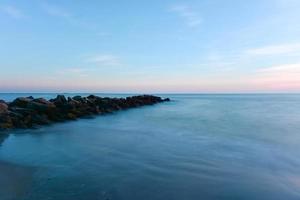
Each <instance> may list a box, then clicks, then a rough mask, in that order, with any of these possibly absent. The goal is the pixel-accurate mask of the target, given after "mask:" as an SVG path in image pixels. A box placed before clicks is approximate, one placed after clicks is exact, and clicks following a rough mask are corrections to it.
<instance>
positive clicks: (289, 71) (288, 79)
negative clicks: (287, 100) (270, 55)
mask: <svg viewBox="0 0 300 200" xmlns="http://www.w3.org/2000/svg"><path fill="white" fill-rule="evenodd" d="M253 82H255V83H258V84H260V85H262V86H264V87H266V88H270V89H279V88H280V89H297V90H299V88H300V63H293V64H283V65H275V66H271V67H267V68H263V69H259V70H257V72H256V74H255V76H254V77H253Z"/></svg>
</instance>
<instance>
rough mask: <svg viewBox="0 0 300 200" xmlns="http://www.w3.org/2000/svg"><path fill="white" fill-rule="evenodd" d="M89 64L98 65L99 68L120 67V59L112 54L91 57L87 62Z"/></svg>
mask: <svg viewBox="0 0 300 200" xmlns="http://www.w3.org/2000/svg"><path fill="white" fill-rule="evenodd" d="M86 61H87V62H89V63H93V64H97V65H98V66H117V65H120V59H119V58H118V57H117V56H114V55H110V54H99V55H95V56H91V57H89V58H87V60H86Z"/></svg>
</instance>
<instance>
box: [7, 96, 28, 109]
mask: <svg viewBox="0 0 300 200" xmlns="http://www.w3.org/2000/svg"><path fill="white" fill-rule="evenodd" d="M31 101H32V99H31V98H26V97H19V98H16V99H15V100H14V101H13V102H12V103H10V104H9V106H16V107H20V108H25V107H26V106H27V105H28V103H29V102H31Z"/></svg>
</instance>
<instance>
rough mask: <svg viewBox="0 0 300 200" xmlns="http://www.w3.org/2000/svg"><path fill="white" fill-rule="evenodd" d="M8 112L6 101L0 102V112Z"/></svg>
mask: <svg viewBox="0 0 300 200" xmlns="http://www.w3.org/2000/svg"><path fill="white" fill-rule="evenodd" d="M7 112H8V105H7V104H6V103H0V114H3V113H7Z"/></svg>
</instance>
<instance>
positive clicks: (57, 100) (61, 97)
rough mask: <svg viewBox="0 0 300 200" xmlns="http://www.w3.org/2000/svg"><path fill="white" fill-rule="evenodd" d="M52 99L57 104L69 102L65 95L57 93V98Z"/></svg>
mask: <svg viewBox="0 0 300 200" xmlns="http://www.w3.org/2000/svg"><path fill="white" fill-rule="evenodd" d="M50 101H51V102H53V103H54V104H55V105H56V106H62V105H64V104H66V103H67V102H68V101H67V99H66V97H65V96H64V95H57V97H56V98H55V99H51V100H50Z"/></svg>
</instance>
